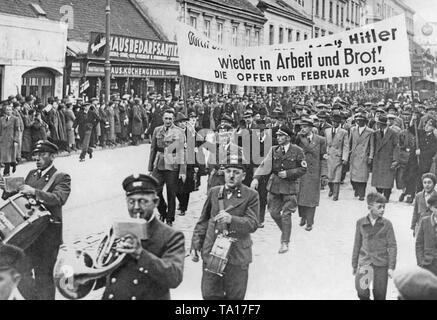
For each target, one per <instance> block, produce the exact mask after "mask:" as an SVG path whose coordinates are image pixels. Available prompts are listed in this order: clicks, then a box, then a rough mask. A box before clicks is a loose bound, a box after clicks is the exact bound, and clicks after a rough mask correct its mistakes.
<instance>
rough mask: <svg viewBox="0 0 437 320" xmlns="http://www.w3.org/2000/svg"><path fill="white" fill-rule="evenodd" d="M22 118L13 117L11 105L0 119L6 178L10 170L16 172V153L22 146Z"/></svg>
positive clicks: (0, 146)
mask: <svg viewBox="0 0 437 320" xmlns="http://www.w3.org/2000/svg"><path fill="white" fill-rule="evenodd" d="M21 125H22V121H21V118H20V119H19V118H18V117H16V116H14V115H13V110H12V106H11V105H7V106H6V108H5V115H4V116H3V117H2V118H1V119H0V132H1V135H0V162H1V163H2V164H4V167H5V169H4V171H3V175H4V176H9V174H10V169H11V167H12V172H15V169H16V166H17V163H16V158H17V157H16V156H17V155H16V152H17V151H18V146H19V144H20V135H21V132H22V131H20V130H21Z"/></svg>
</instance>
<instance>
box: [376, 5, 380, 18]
mask: <svg viewBox="0 0 437 320" xmlns="http://www.w3.org/2000/svg"><path fill="white" fill-rule="evenodd" d="M376 13H377V14H378V15H380V14H381V5H380V4H379V3H378V4H377V5H376Z"/></svg>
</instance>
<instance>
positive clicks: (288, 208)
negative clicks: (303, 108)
mask: <svg viewBox="0 0 437 320" xmlns="http://www.w3.org/2000/svg"><path fill="white" fill-rule="evenodd" d="M276 136H277V141H278V145H277V146H273V147H272V148H271V149H270V151H269V153H268V154H267V156H266V158H265V159H264V160H263V162H262V163H261V164H260V166H259V167H258V170H256V172H255V174H254V179H253V181H252V184H251V187H252V188H253V189H258V187H259V181H260V179H261V176H264V175H270V178H269V182H268V184H267V191H268V192H269V194H268V196H267V206H268V208H269V211H270V214H271V216H272V218H273V220H274V221H275V222H276V224H277V225H278V227H279V230H281V246H280V249H279V253H285V252H287V251H288V249H289V243H290V238H291V214H292V213H293V212H296V210H297V196H298V194H299V180H300V178H301V177H302V176H303V175H304V174H305V173H306V172H307V166H308V165H307V162H306V161H305V155H304V152H303V150H302V149H301V148H300V147H298V146H297V145H294V144H292V143H291V142H290V141H291V136H292V132H291V130H290V129H289V128H288V127H285V126H283V127H281V128H279V130H278V131H277V132H276Z"/></svg>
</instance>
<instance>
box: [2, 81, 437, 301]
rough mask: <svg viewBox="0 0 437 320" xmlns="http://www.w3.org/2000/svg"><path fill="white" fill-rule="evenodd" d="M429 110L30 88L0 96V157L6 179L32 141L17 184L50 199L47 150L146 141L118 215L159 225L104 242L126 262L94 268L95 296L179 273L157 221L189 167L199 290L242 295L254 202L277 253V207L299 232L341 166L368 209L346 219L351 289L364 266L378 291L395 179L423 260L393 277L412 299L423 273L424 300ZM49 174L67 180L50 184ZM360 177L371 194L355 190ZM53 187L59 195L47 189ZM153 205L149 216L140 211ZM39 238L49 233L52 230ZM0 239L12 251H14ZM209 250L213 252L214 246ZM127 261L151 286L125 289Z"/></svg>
mask: <svg viewBox="0 0 437 320" xmlns="http://www.w3.org/2000/svg"><path fill="white" fill-rule="evenodd" d="M436 107H437V105H436V101H435V99H430V100H427V101H419V100H417V99H414V100H412V99H411V97H410V96H408V95H404V94H403V93H402V92H401V91H396V90H382V89H365V90H364V89H363V90H360V91H338V90H334V89H327V90H320V91H313V92H304V91H299V90H294V91H289V92H283V93H282V92H281V93H264V92H261V93H249V94H244V95H237V94H233V93H231V94H220V95H218V94H217V95H216V94H213V95H207V96H201V95H199V94H191V93H190V94H189V95H188V96H187V97H185V99H181V98H173V97H172V96H166V97H163V96H160V95H156V94H152V95H149V96H148V97H147V98H145V99H141V98H137V97H131V96H123V97H119V96H117V95H114V96H112V97H111V99H110V103H109V104H108V106H105V105H104V104H100V102H99V99H97V98H92V99H90V102H85V101H83V100H81V99H73V98H71V97H67V98H66V99H64V100H62V101H59V100H58V99H49V101H48V104H47V105H42V104H39V103H35V99H34V97H26V98H23V97H20V96H17V97H10V98H9V99H8V100H7V101H5V102H3V108H2V112H3V115H2V117H1V119H0V162H1V163H2V165H4V176H7V175H8V174H9V173H10V172H9V171H10V169H11V168H12V171H14V170H15V166H16V164H17V163H18V162H19V161H20V159H21V158H22V157H23V158H30V157H31V156H32V154H33V153H34V152H35V150H36V155H37V158H38V161H37V166H38V170H34V171H32V172H30V173H29V176H28V177H27V178H26V183H29V184H30V185H31V186H27V185H25V186H24V187H22V190H21V191H20V192H22V193H24V194H27V195H30V196H31V195H34V196H35V195H39V196H38V197H40V198H42V195H45V197H46V198H47V199H48V200H47V201H53V203H54V205H56V208H57V209H59V208H61V207H62V205H63V204H65V201H66V198H68V194H69V192H70V189H69V183H70V180H69V176H68V175H67V176H65V177H64V178H63V179H64V180H65V181H58V183H55V185H54V186H53V187H52V188H53V190H51V191H44V192H43V193H42V192H40V191H39V190H38V189H39V188H40V186H39V185H38V181H39V180H38V179H39V175H40V173H39V172H40V171H43V172H46V171H45V170H49V172H50V170H52V169H53V166H52V165H53V158H54V157H52V155H53V154H55V153H56V152H57V151H58V150H66V151H71V150H74V149H76V148H79V149H81V151H82V152H81V154H80V156H79V159H80V161H84V160H85V157H86V154H89V157H90V158H92V152H93V147H94V146H96V145H101V146H115V145H116V144H117V143H127V142H130V143H131V144H133V145H137V144H138V143H140V142H141V140H148V141H149V142H150V143H151V148H150V157H149V165H148V171H149V174H148V175H140V176H132V177H128V178H127V179H126V180H125V182H124V183H123V188H124V189H125V191H126V196H127V201H128V202H127V203H128V210H129V214H130V216H131V217H140V218H143V219H145V220H146V221H147V222H148V224H149V227H150V228H155V229H156V230H159V232H158V233H154V234H155V237H156V238H154V239H153V241H152V242H153V244H151V247H149V246H148V245H147V246H145V245H144V243H142V242H141V241H139V240H140V239H136V238H135V237H134V238H133V239H123V240H122V243H123V245H124V246H123V247H122V248H118V249H117V250H118V251H119V252H123V253H126V254H128V255H129V256H130V257H131V260H129V261H130V262H129V263H127V264H126V265H125V266H124V267H120V269H118V270H115V271H113V272H112V274H111V275H110V276H109V277H108V279H107V281H108V282H107V289H106V291H105V294H104V299H116V298H120V299H121V298H123V299H125V298H126V299H129V298H132V299H134V298H135V299H137V298H139V297H140V298H144V299H153V298H163V297H164V298H169V295H168V289H169V288H173V287H175V286H177V285H178V284H179V283H180V282H181V281H182V268H183V260H184V255H185V253H184V250H183V248H184V245H183V243H184V239H183V236H182V235H181V234H180V233H178V232H174V231H173V229H172V228H171V227H172V225H173V222H174V220H175V213H176V211H177V210H179V215H185V214H186V212H187V211H188V207H189V199H190V194H191V193H192V192H195V191H197V190H198V189H199V185H200V181H201V177H202V176H207V184H208V185H207V189H208V198H207V200H206V202H205V204H204V206H203V210H202V212H201V215H200V218H199V220H198V222H197V224H196V226H195V227H194V232H193V238H192V239H191V249H190V254H191V257H192V259H193V261H198V260H199V254H200V255H202V260H203V266H202V270H203V271H202V272H203V276H202V286H201V288H202V296H203V297H204V299H244V296H245V293H246V288H247V281H248V272H249V271H248V270H249V264H250V263H251V262H252V252H251V247H252V240H251V238H250V234H251V233H253V232H255V231H256V230H257V229H258V228H263V227H264V218H265V213H266V210H268V211H269V213H270V215H271V217H272V219H273V220H274V222H275V223H276V225H277V226H278V228H279V231H280V233H281V240H280V247H279V254H285V253H286V252H288V251H289V243H290V240H291V228H292V226H291V220H292V219H291V215H292V214H293V213H295V212H298V214H299V217H300V218H301V221H300V226H302V227H305V230H306V231H308V232H309V231H311V230H312V229H313V227H314V223H315V213H316V208H317V207H318V206H319V201H320V190H321V189H324V188H329V197H330V198H332V201H338V200H339V199H340V198H341V197H340V192H341V185H342V184H343V183H344V180H345V178H346V174H347V173H348V172H349V177H350V182H351V184H352V187H353V190H354V195H355V198H357V200H359V201H365V200H367V207H368V210H369V214H368V215H367V216H366V217H364V218H362V219H360V220H358V221H357V225H356V234H355V239H354V244H353V254H352V268H353V274H354V275H355V277H356V278H355V279H356V282H355V283H356V290H357V293H358V296H359V298H360V299H369V298H370V291H369V286H368V284H366V285H364V286H363V283H365V282H366V281H365V280H366V277H369V274H371V275H372V283H373V285H372V288H373V297H374V298H375V299H385V296H386V290H387V281H388V278H389V277H392V276H393V271H394V269H395V267H396V256H397V245H396V239H395V233H394V230H393V227H392V225H391V223H390V221H388V220H387V219H385V218H384V217H383V215H384V210H385V204H386V203H387V202H389V201H390V197H391V193H392V190H393V188H394V187H396V188H397V189H399V190H402V194H401V197H400V198H399V199H398V200H399V201H406V202H408V203H413V202H414V206H413V208H414V209H413V208H412V211H413V218H412V223H411V229H412V231H413V233H414V235H415V237H416V256H417V265H418V266H420V267H422V268H423V269H427V270H428V271H429V273H426V272H425V271H424V270H422V269H420V270H419V271H418V270H415V271H414V272H413V273H408V274H400V275H399V276H398V277H396V279H395V284H396V285H397V286H398V289H399V291H400V293H401V294H402V296H403V298H409V297H410V294H412V293H411V292H412V291H414V290H416V291H415V293H413V294H412V295H413V296H414V295H415V294H416V295H415V297H417V296H418V295H417V292H419V295H420V294H422V296H423V294H424V292H425V291H426V290H425V291H421V290H418V289H417V287H418V283H419V284H420V281H422V280H423V279H430V280H429V281H431V282H432V288H431V289H429V290H430V292H431V293H429V295H428V296H427V297H428V298H429V297H433V298H436V295H435V294H436V293H435V291H436V288H437V286H436V285H435V283H434V282H435V280H437V278H435V276H434V275H437V245H436V241H435V232H436V231H435V230H436V228H435V226H436V224H437V193H436V191H435V190H434V187H435V185H436V182H437V178H436V171H437V164H436V162H437V156H436V154H437V113H436ZM35 144H36V149H35V150H34V145H35ZM175 145H176V148H171V147H172V146H175ZM169 149H171V150H172V151H170V152H169ZM253 150H256V152H253ZM44 157H45V158H44ZM169 157H170V158H169ZM169 159H173V161H169ZM40 166H41V168H40ZM50 168H52V169H50ZM371 173H372V175H371V178H370V174H371ZM53 174H54V172H53ZM55 177H56V176H55ZM369 179H370V181H369ZM34 180H35V181H34ZM46 182H47V180H46ZM61 182H62V183H64V184H65V185H67V184H68V188H60V189H57V188H58V186H61V185H62V183H61ZM369 182H370V185H371V187H372V188H374V189H375V191H376V192H372V191H371V190H370V188H368V183H369ZM43 184H44V183H43ZM164 186H165V187H166V199H164V195H163V188H164ZM67 189H68V190H67ZM67 191H68V194H67ZM61 192H62V194H64V195H65V196H64V198H63V199H64V200H63V201H62V202H60V201H58V200H59V199H60V197H59V196H56V197H55V196H52V193H53V194H56V193H59V194H61ZM56 199H58V200H56ZM55 200H56V201H55ZM176 200H178V203H179V208H178V209H177V208H176ZM155 208H156V209H157V211H158V212H159V216H158V217H157V218H159V219H154V218H153V217H154V216H153V210H154V209H155ZM52 209H53V208H52ZM53 210H54V209H53ZM56 212H57V213H59V210H58V211H56ZM57 215H58V216H59V214H57ZM156 220H161V222H159V223H158V222H157V221H156ZM60 223H61V220H59V221H58V224H60ZM165 224H167V226H165ZM152 225H153V226H152ZM58 227H59V225H58ZM152 233H153V232H152ZM167 235H168V237H167ZM47 239H49V238H47ZM47 239H45V240H47ZM128 240H129V241H128ZM155 241H156V246H155V247H154V246H153V245H154V244H155ZM51 242H52V243H55V242H56V244H57V245H59V244H60V243H62V242H61V239H60V238H59V239H58V238H57V239H56V241H52V240H51ZM165 248H167V249H165ZM224 248H228V251H226V250H222V249H224ZM170 249H171V250H170ZM5 250H11V252H10V253H9V254H10V255H12V256H14V255H15V256H14V257H15V258H16V259H17V260H19V256H20V254H19V253H17V252H14V250H13V249H5ZM166 250H167V251H166ZM169 250H170V251H169ZM215 250H218V251H215ZM36 251H38V250H36ZM223 251H226V252H227V253H226V254H227V255H223V256H221V255H222V254H223ZM53 252H57V249H54V248H53ZM27 254H28V255H29V253H27ZM6 256H7V255H6ZM0 258H1V257H0ZM52 258H53V256H52ZM11 259H12V258H11ZM11 259H9V260H7V261H6V262H5V261H2V260H1V259H0V271H1V268H2V263H3V264H5V265H6V266H5V268H6V267H8V264H7V263H8V261H9V264H11V261H12V260H13V259H12V260H11ZM216 259H218V261H216ZM41 263H43V264H44V265H45V270H50V272H51V271H52V270H53V265H54V260H53V259H52V260H51V261H48V260H47V259H46V260H45V261H44V262H41ZM138 267H140V268H139V270H140V271H141V272H142V274H141V277H143V278H144V279H143V280H144V281H151V282H150V285H149V286H150V288H151V289H150V290H145V291H144V290H143V289H141V290H143V291H141V290H140V289H138V287H137V286H136V285H137V284H138V281H139V280H138V279H133V285H127V286H126V287H119V283H120V284H121V283H125V282H126V281H130V280H131V278H132V277H135V278H136V277H137V276H136V275H137V273H138V271H137V270H138ZM149 270H150V272H151V273H150V274H149V275H147V273H148V272H149ZM170 271H171V272H170ZM424 272H425V273H424ZM143 273H144V274H143ZM433 274H434V275H433ZM35 275H36V274H35ZM119 278H121V279H124V280H123V281H124V282H123V281H121V282H120V281H117V279H119ZM41 279H43V277H42V278H41ZM51 279H52V278H50V277H49V278H47V279H45V280H40V281H43V282H44V281H45V283H46V284H44V283H43V282H41V285H40V290H42V289H43V288H46V289H45V290H46V292H45V296H46V297H48V298H49V299H50V298H53V297H54V289H53V283H52V280H51ZM141 279H142V278H141ZM141 279H140V281H143V280H141ZM11 281H12V282H13V277H12V278H11ZM427 281H428V280H427ZM431 282H430V283H431ZM126 283H127V282H126ZM129 283H130V282H129ZM412 288H413V289H412ZM152 289H153V290H152ZM138 290H140V291H138ZM425 297H426V296H425Z"/></svg>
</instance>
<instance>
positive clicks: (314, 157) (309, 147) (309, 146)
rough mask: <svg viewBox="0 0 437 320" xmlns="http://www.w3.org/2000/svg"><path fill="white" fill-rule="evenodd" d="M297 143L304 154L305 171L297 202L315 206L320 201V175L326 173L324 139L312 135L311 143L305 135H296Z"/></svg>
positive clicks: (301, 204) (300, 204)
mask: <svg viewBox="0 0 437 320" xmlns="http://www.w3.org/2000/svg"><path fill="white" fill-rule="evenodd" d="M297 145H298V146H299V147H301V148H302V149H303V152H304V154H305V159H306V164H307V172H306V173H305V174H304V175H303V176H302V177H301V178H300V185H299V195H298V198H297V204H298V205H299V206H305V207H311V208H313V207H317V206H318V205H319V202H320V185H321V183H320V182H321V177H322V176H326V175H327V173H328V172H327V171H328V170H327V164H326V139H325V138H324V137H321V136H318V135H315V134H314V135H313V138H312V141H311V143H309V141H308V139H307V138H305V137H301V136H298V137H297Z"/></svg>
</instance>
